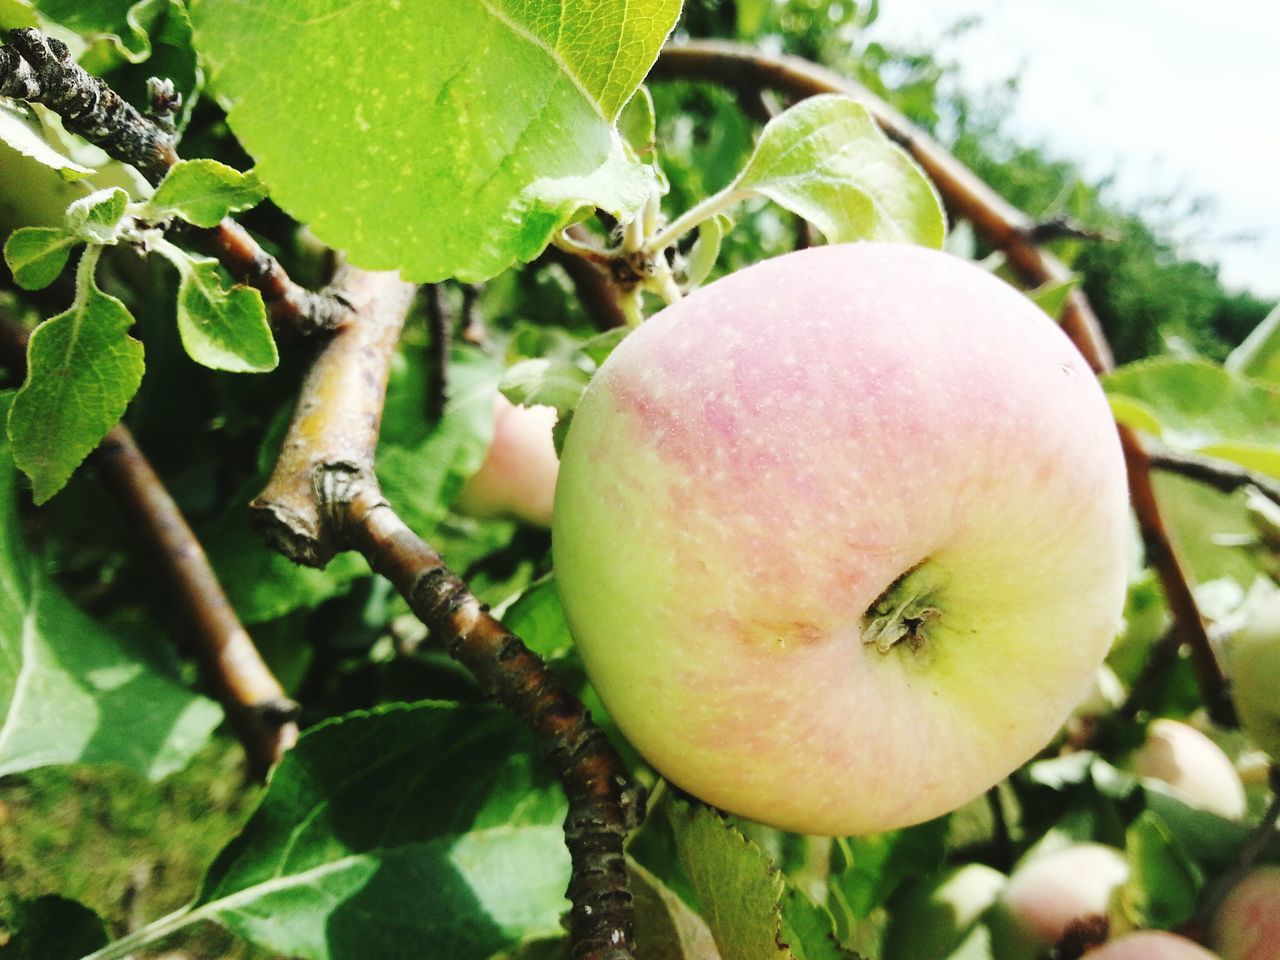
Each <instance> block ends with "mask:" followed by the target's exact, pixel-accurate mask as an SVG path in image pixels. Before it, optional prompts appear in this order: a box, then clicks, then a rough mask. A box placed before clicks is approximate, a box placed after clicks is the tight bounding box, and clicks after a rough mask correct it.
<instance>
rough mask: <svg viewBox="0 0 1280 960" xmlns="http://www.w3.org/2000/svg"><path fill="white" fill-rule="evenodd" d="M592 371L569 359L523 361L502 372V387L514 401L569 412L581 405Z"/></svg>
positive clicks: (505, 394) (507, 396)
mask: <svg viewBox="0 0 1280 960" xmlns="http://www.w3.org/2000/svg"><path fill="white" fill-rule="evenodd" d="M590 382H591V374H589V373H587V372H586V371H585V370H582V369H581V368H580V367H578V366H577V365H576V364H573V363H570V362H569V361H567V360H546V359H537V360H521V361H520V362H519V363H517V364H515V365H514V366H512V367H509V368H508V369H507V372H506V373H504V374H503V375H502V380H501V382H500V383H499V384H498V389H499V390H501V391H502V395H503V396H504V397H506V398H507V399H508V400H510V401H511V402H512V403H518V404H522V405H523V406H526V407H534V406H544V407H555V408H556V412H557V413H562V414H563V413H567V412H569V411H571V410H573V408H574V407H576V406H577V405H578V399H579V398H580V397H581V396H582V391H584V390H586V389H587V384H588V383H590Z"/></svg>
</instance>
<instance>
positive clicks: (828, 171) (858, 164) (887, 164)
mask: <svg viewBox="0 0 1280 960" xmlns="http://www.w3.org/2000/svg"><path fill="white" fill-rule="evenodd" d="M730 189H731V190H732V191H733V192H734V193H758V194H761V195H763V196H766V197H768V198H769V199H770V200H772V201H773V202H774V203H777V204H779V205H780V206H783V207H786V208H787V209H788V210H790V211H791V212H792V213H796V214H799V215H800V216H802V217H804V218H805V219H806V220H808V221H809V222H810V223H812V224H813V225H814V226H816V227H817V228H818V229H819V230H821V231H822V234H823V236H825V237H826V238H827V240H829V241H830V242H832V243H844V242H847V241H851V240H888V241H896V242H900V243H917V244H922V245H923V246H927V247H941V246H942V243H943V240H944V238H945V235H946V216H945V214H944V213H943V210H942V202H941V201H940V200H939V199H938V194H937V191H935V190H934V188H933V184H932V183H930V182H929V179H928V177H926V176H925V175H924V173H923V172H922V171H921V170H920V168H919V167H918V166H917V165H916V163H915V161H914V160H912V159H911V157H910V156H909V155H908V154H907V153H906V151H904V150H903V149H902V148H901V147H899V146H897V145H896V144H894V143H893V142H892V141H890V140H889V138H888V137H886V136H885V135H884V133H883V132H882V131H881V130H880V128H879V127H878V126H877V125H876V122H875V120H873V119H872V117H871V114H870V113H869V112H867V108H866V107H864V106H862V104H860V103H858V102H857V101H856V100H852V99H850V98H849V97H844V96H839V95H836V94H823V95H821V96H816V97H810V98H808V99H807V100H803V101H801V102H800V103H798V104H796V105H795V106H794V107H791V108H790V109H789V110H787V111H785V112H784V113H781V114H779V115H778V116H776V117H774V118H773V119H772V120H770V121H769V123H768V124H767V125H766V126H765V128H764V131H763V132H762V133H761V135H760V142H759V143H758V144H757V145H756V150H755V153H753V154H752V156H751V159H750V160H749V161H747V166H746V168H745V169H743V171H742V173H740V174H739V175H738V178H737V180H736V181H735V182H734V184H733V186H732V187H731V188H730Z"/></svg>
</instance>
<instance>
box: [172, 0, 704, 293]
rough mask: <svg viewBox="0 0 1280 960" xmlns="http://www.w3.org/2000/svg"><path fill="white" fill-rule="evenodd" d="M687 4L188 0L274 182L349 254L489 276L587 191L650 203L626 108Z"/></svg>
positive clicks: (241, 131)
mask: <svg viewBox="0 0 1280 960" xmlns="http://www.w3.org/2000/svg"><path fill="white" fill-rule="evenodd" d="M679 12H680V0H583V2H577V3H572V4H570V3H526V2H518V0H458V2H455V3H450V4H447V5H445V6H440V5H439V4H434V3H428V2H426V0H406V2H403V3H378V4H369V3H361V2H358V0H245V2H241V3H235V4H228V3H220V2H216V0H197V2H195V3H193V4H192V20H193V22H194V24H195V29H196V37H197V40H198V44H199V47H200V49H201V51H202V52H203V53H204V54H205V56H206V57H207V60H208V62H209V64H210V65H211V68H212V70H211V83H212V85H213V86H214V87H215V88H216V90H217V92H218V94H219V95H220V96H221V97H222V98H223V99H224V100H225V101H229V102H230V104H231V110H230V114H229V117H228V120H229V122H230V124H231V128H232V130H233V131H235V133H236V135H237V136H238V137H239V139H240V141H241V143H242V144H244V146H245V148H246V149H247V150H248V151H249V153H250V154H251V155H252V156H253V157H254V158H255V159H256V161H257V169H258V171H259V173H260V175H261V177H262V179H263V180H264V181H265V182H266V183H267V184H268V185H270V187H271V195H272V198H273V199H274V200H275V201H276V202H277V203H279V204H280V206H282V207H283V208H284V209H285V210H286V211H288V212H289V213H290V214H291V215H292V216H294V217H295V218H297V219H298V220H300V221H302V222H303V223H306V224H307V225H308V226H310V227H311V229H312V230H313V231H314V232H315V233H316V235H317V236H319V237H320V238H321V239H322V240H323V241H325V242H326V243H328V244H330V245H332V246H334V247H337V248H338V249H341V250H343V251H345V252H346V253H347V254H348V255H349V256H350V257H351V259H352V260H353V261H354V262H356V263H358V264H360V265H361V266H363V267H367V268H370V269H392V268H394V269H398V270H400V271H401V272H402V273H403V274H404V276H405V277H406V278H407V279H410V280H415V281H437V280H442V279H444V278H446V277H450V276H456V277H459V278H461V279H464V280H483V279H487V278H489V277H492V276H494V275H496V274H498V273H500V272H501V271H502V270H503V269H505V268H506V267H508V266H510V265H511V264H512V263H513V262H515V261H517V260H522V261H527V260H531V259H533V258H534V257H535V256H537V255H538V254H539V253H540V252H541V251H542V250H543V248H544V247H545V246H546V244H547V242H548V241H549V239H550V237H551V236H552V234H553V233H554V232H555V231H557V230H559V229H561V228H563V227H564V226H565V225H567V224H568V223H570V222H571V221H572V219H573V218H574V217H575V216H576V215H578V214H579V211H581V210H582V209H583V208H589V207H600V208H603V209H605V210H607V211H609V212H610V213H612V214H613V215H614V216H616V217H618V218H619V219H621V220H629V219H631V218H632V217H633V216H634V215H635V214H636V213H637V212H638V211H639V210H640V209H641V207H642V206H643V205H644V203H645V201H646V199H647V198H648V196H649V195H650V192H651V190H652V189H653V187H654V185H655V182H656V177H655V174H654V172H653V171H652V169H650V168H649V167H646V166H644V165H642V164H640V163H638V162H637V161H636V160H635V159H634V158H633V157H631V156H629V155H628V149H627V147H626V145H625V144H624V143H623V140H622V137H621V136H620V135H619V134H618V132H617V130H616V128H615V123H616V121H617V119H618V115H619V113H620V111H621V110H622V107H623V105H624V104H625V103H626V102H627V101H628V100H629V99H630V98H631V96H632V94H633V93H634V92H635V90H636V88H637V87H638V86H639V84H640V81H641V80H642V79H643V78H644V75H645V74H646V73H647V72H648V70H649V68H650V66H652V64H653V62H654V60H655V59H656V57H657V54H658V50H659V49H660V48H661V46H662V44H663V42H664V41H665V40H666V37H667V34H668V33H670V31H671V29H672V27H673V26H674V25H675V21H676V18H677V16H678V15H679ZM246 23H251V24H253V29H252V30H246V29H245V24H246ZM370 50H376V51H378V55H377V56H376V57H369V56H366V55H365V53H366V52H367V51H370Z"/></svg>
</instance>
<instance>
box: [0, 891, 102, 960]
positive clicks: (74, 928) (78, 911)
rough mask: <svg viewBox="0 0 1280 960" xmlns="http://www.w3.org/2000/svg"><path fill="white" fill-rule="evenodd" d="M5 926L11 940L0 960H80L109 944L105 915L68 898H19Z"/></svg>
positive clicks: (2, 951)
mask: <svg viewBox="0 0 1280 960" xmlns="http://www.w3.org/2000/svg"><path fill="white" fill-rule="evenodd" d="M4 926H5V927H7V928H8V930H9V940H8V942H7V943H5V944H4V945H3V946H0V960H79V958H80V957H83V956H85V955H86V954H89V953H92V952H93V951H94V950H97V949H98V948H99V947H103V946H106V943H107V930H106V926H105V925H104V924H103V922H102V918H101V917H99V916H98V915H97V914H96V913H94V912H93V911H92V910H90V909H89V908H88V907H86V906H85V905H84V904H82V903H77V902H76V901H75V900H68V899H67V898H66V897H59V896H53V895H49V896H44V897H38V898H36V899H35V900H19V901H17V903H15V904H14V906H13V909H12V915H11V916H10V917H8V918H7V919H6V920H5V921H4Z"/></svg>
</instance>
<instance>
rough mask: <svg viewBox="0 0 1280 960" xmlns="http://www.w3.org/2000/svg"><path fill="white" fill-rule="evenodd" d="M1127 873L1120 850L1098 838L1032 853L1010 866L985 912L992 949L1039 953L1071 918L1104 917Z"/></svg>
mask: <svg viewBox="0 0 1280 960" xmlns="http://www.w3.org/2000/svg"><path fill="white" fill-rule="evenodd" d="M1128 876H1129V862H1128V861H1127V860H1126V859H1125V856H1124V854H1123V853H1121V852H1120V851H1119V850H1117V849H1115V848H1114V847H1107V846H1103V845H1102V844H1098V843H1078V844H1072V845H1071V846H1067V847H1062V848H1060V849H1058V850H1053V851H1050V852H1045V853H1039V854H1036V853H1033V854H1032V855H1031V856H1030V857H1029V858H1028V859H1026V860H1024V861H1023V862H1022V863H1021V864H1020V865H1019V866H1018V868H1017V869H1016V870H1014V871H1013V874H1012V875H1011V876H1010V877H1009V883H1008V886H1006V887H1005V888H1004V892H1003V893H1002V894H1001V896H1000V900H999V903H998V904H997V906H996V907H995V908H994V909H993V911H992V913H991V915H990V917H989V918H988V919H989V923H990V926H991V936H992V943H993V944H994V945H995V947H996V955H997V956H999V957H1002V958H1023V957H1026V958H1031V957H1037V956H1040V955H1041V954H1043V953H1044V951H1045V950H1047V949H1048V948H1050V947H1052V946H1054V945H1055V944H1056V943H1057V942H1058V941H1059V940H1061V939H1062V937H1063V935H1064V934H1065V933H1066V932H1067V930H1068V929H1069V928H1070V927H1071V925H1072V924H1073V923H1076V922H1079V921H1082V920H1085V919H1087V918H1089V917H1098V916H1102V917H1106V916H1107V915H1108V911H1109V909H1110V906H1111V900H1112V897H1113V896H1114V894H1115V892H1116V890H1117V889H1118V888H1119V887H1120V885H1121V884H1123V883H1124V882H1125V880H1126V879H1128Z"/></svg>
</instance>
